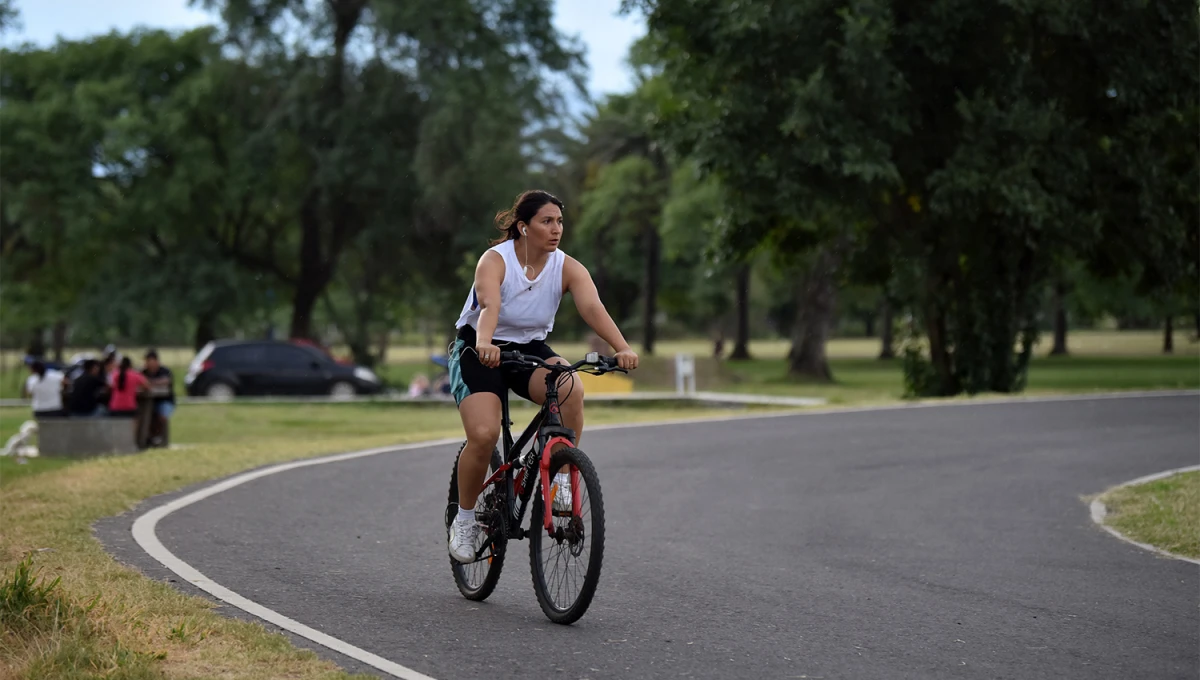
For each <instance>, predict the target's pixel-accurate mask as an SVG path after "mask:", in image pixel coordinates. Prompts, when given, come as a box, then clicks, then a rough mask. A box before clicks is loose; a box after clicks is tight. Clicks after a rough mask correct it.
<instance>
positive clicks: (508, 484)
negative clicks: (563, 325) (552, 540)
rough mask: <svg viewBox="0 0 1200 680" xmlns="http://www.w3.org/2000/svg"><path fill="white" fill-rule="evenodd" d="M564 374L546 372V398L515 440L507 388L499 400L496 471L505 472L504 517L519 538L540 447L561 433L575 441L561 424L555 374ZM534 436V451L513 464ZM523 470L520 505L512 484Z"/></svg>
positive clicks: (539, 457)
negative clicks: (498, 458)
mask: <svg viewBox="0 0 1200 680" xmlns="http://www.w3.org/2000/svg"><path fill="white" fill-rule="evenodd" d="M563 374H564V372H562V371H551V372H550V373H549V374H547V375H546V401H545V403H544V404H542V406H541V408H539V409H538V412H537V413H536V414H535V415H534V416H533V420H532V421H530V423H529V425H528V426H527V427H526V428H525V431H524V432H522V433H521V436H520V437H518V438H517V440H516V442H513V438H512V431H511V429H510V428H512V426H513V422H512V419H511V417H510V412H509V407H508V393H507V392H506V393H505V394H504V396H503V398H502V399H501V400H500V405H501V423H502V428H501V429H502V430H503V435H502V437H501V441H502V446H503V450H502V452H501V457H500V460H501V462H502V465H501V469H500V470H498V471H497V472H502V473H503V474H504V490H505V494H504V496H505V498H506V499H507V505H508V507H507V509H506V510H507V513H508V517H507V520H508V523H509V534H510V537H512V538H518V539H519V538H523V537H524V535H525V530H524V529H523V528H522V527H521V519H522V518H523V517H524V516H525V509H526V508H527V507H529V499H530V498H532V496H533V489H534V487H535V486H536V485H537V482H538V479H539V476H538V462H540V460H541V453H542V451H544V450H545V448H546V445H547V444H548V443H549V442H550V440H551V439H553V438H556V437H564V438H566V439H567V440H568V441H571V442H574V441H575V432H574V431H573V430H571V429H570V428H568V427H564V426H563V424H562V418H561V417H559V405H558V378H559V376H561V375H563ZM535 437H536V439H535V444H536V446H535V447H534V449H533V455H530V456H529V457H528V460H526V461H525V462H524V463H523V464H521V465H520V466H518V465H516V463H517V455H518V454H519V453H520V452H521V450H523V449H524V448H525V446H526V445H527V444H529V441H530V440H531V439H534V438H535ZM522 470H523V471H524V472H525V477H524V479H523V483H522V486H521V493H520V501H521V505H520V507H519V508H518V507H517V496H518V494H517V493H516V489H515V487H514V484H515V479H516V476H517V474H518V473H519V472H521V471H522Z"/></svg>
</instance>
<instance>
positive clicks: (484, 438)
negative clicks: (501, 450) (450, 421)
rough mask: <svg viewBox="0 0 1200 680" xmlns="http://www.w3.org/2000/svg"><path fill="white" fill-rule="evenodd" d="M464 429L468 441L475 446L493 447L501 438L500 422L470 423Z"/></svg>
mask: <svg viewBox="0 0 1200 680" xmlns="http://www.w3.org/2000/svg"><path fill="white" fill-rule="evenodd" d="M464 429H465V430H466V435H467V441H468V442H469V443H470V444H471V446H472V447H475V448H484V449H491V448H492V447H494V446H495V445H496V442H497V441H499V440H500V423H499V422H494V423H493V422H474V423H468V424H467V425H466V427H465V428H464Z"/></svg>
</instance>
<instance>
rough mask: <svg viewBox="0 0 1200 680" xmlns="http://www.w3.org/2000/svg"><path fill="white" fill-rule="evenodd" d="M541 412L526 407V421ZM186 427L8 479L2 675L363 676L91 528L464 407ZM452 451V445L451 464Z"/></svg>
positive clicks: (265, 414)
mask: <svg viewBox="0 0 1200 680" xmlns="http://www.w3.org/2000/svg"><path fill="white" fill-rule="evenodd" d="M18 411H19V409H18ZM717 412H720V413H728V410H715V409H699V408H683V409H662V408H655V409H651V408H644V407H639V408H614V407H598V406H596V407H591V408H589V411H588V422H589V424H603V423H612V422H631V421H651V420H665V419H671V418H678V417H692V416H700V415H708V414H714V413H717ZM9 415H10V416H11V415H12V414H9ZM529 415H532V412H531V411H528V410H526V409H520V410H518V409H514V420H517V421H518V422H519V421H520V420H521V419H522V418H525V417H528V416H529ZM6 420H14V418H12V417H10V418H6ZM174 428H175V429H174V439H175V440H176V441H177V442H180V443H181V444H183V443H186V444H187V445H186V446H183V447H181V448H179V449H172V450H162V449H158V450H152V451H148V452H145V453H142V454H138V455H132V456H114V457H103V458H95V459H90V460H85V461H81V462H76V463H71V464H69V465H65V466H63V465H61V463H60V462H59V461H53V463H59V466H58V467H50V466H48V464H49V463H50V462H51V461H47V460H39V459H32V460H31V461H30V468H29V471H27V472H24V473H22V474H20V475H19V476H11V475H8V476H5V477H4V478H3V479H0V516H3V517H4V530H3V540H2V541H0V584H2V585H0V677H21V678H30V679H31V680H38V679H41V678H47V679H48V678H64V679H69V678H80V679H83V678H123V679H127V680H140V679H149V678H183V677H186V678H191V677H205V678H209V677H220V678H264V679H265V678H282V677H286V678H299V679H310V678H346V677H352V676H349V675H347V674H345V673H343V672H341V671H340V670H339V669H338V668H337V667H336V666H334V665H333V664H331V663H328V662H326V661H323V660H321V659H319V658H318V657H317V656H316V654H314V653H312V652H310V651H307V650H301V649H298V648H296V647H294V646H293V645H291V644H290V642H289V641H288V640H287V638H285V637H283V636H280V635H276V634H272V633H269V632H267V630H266V629H265V628H263V627H262V626H261V625H259V624H257V623H250V622H245V621H239V620H235V619H230V618H225V617H222V616H219V615H217V614H216V613H214V612H213V611H212V609H213V607H212V605H211V604H210V603H209V602H208V601H207V600H205V599H203V598H199V597H195V596H190V595H184V594H182V593H181V592H179V591H177V590H175V589H174V588H172V587H171V586H170V585H168V584H166V583H161V582H158V581H153V580H151V579H148V578H145V577H143V576H141V575H140V574H139V573H138V572H137V571H135V570H133V569H130V568H128V567H126V566H124V565H121V564H119V563H117V562H116V561H115V560H114V559H113V558H112V557H110V556H109V555H108V553H106V552H105V551H104V550H103V548H102V547H101V545H100V544H99V542H98V541H96V539H95V538H94V537H93V536H92V533H91V525H92V523H93V522H95V521H96V520H98V519H101V518H103V517H108V516H112V515H117V514H120V513H122V512H125V511H127V510H129V509H131V508H133V507H134V506H136V505H137V503H138V502H140V501H141V500H143V499H145V498H148V497H151V496H154V495H157V494H160V493H165V492H168V491H171V490H174V489H178V488H181V487H184V486H188V485H191V484H195V483H198V482H203V481H205V480H210V479H215V478H220V477H225V476H228V475H231V474H234V473H237V472H240V471H242V470H246V469H248V468H253V467H257V466H261V465H265V464H269V463H276V462H280V461H286V460H295V459H300V458H309V457H313V456H317V455H321V454H326V453H334V452H342V451H351V450H355V449H361V448H368V447H375V446H383V445H388V444H399V443H405V442H413V441H422V440H427V439H436V438H443V437H454V436H458V435H460V434H461V426H460V425H459V420H458V414H457V412H456V411H454V409H451V408H445V407H416V408H414V407H412V406H401V405H388V404H365V405H360V404H344V405H343V404H338V405H319V406H314V405H282V406H281V405H244V404H239V405H209V406H204V407H196V408H183V409H180V411H179V412H178V413H177V416H176V419H175V424H174ZM453 454H454V451H453V450H452V448H448V449H447V451H446V461H447V467H448V466H449V464H450V461H451V460H452V457H453ZM12 622H22V625H16V624H13V623H12Z"/></svg>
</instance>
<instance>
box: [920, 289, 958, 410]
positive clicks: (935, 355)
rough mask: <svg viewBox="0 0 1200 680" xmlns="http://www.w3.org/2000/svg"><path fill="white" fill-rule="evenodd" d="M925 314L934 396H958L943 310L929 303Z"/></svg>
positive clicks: (937, 305)
mask: <svg viewBox="0 0 1200 680" xmlns="http://www.w3.org/2000/svg"><path fill="white" fill-rule="evenodd" d="M931 285H932V282H931ZM931 294H932V295H937V292H936V289H935V290H934V291H931ZM925 313H926V318H927V320H928V321H927V326H928V328H929V358H930V361H931V362H932V364H933V370H934V374H935V375H936V379H937V395H936V396H942V397H947V396H951V395H955V394H958V393H959V384H958V376H956V375H955V373H954V357H953V356H951V353H950V338H949V333H948V332H947V330H946V311H945V308H944V307H942V306H941V305H939V304H937V303H930V304H929V306H928V308H927V310H926V312H925Z"/></svg>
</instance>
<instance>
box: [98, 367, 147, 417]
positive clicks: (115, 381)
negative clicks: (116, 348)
mask: <svg viewBox="0 0 1200 680" xmlns="http://www.w3.org/2000/svg"><path fill="white" fill-rule="evenodd" d="M109 384H110V385H111V386H112V396H111V397H109V399H108V413H109V415H111V416H114V417H117V418H133V417H134V416H135V415H137V406H138V404H137V393H138V392H144V391H145V390H146V388H147V386H148V384H149V383H147V381H146V376H144V375H142V374H141V373H140V372H139V371H135V370H133V362H132V361H130V360H129V357H125V358H124V359H121V367H120V368H118V369H117V370H115V371H113V372H112V375H111V379H110V380H109Z"/></svg>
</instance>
